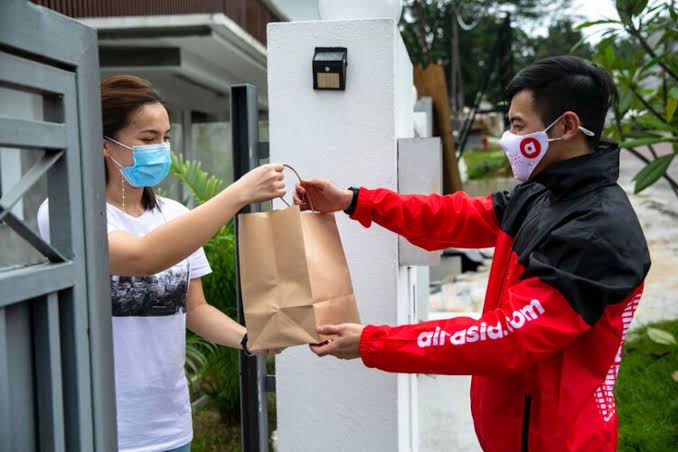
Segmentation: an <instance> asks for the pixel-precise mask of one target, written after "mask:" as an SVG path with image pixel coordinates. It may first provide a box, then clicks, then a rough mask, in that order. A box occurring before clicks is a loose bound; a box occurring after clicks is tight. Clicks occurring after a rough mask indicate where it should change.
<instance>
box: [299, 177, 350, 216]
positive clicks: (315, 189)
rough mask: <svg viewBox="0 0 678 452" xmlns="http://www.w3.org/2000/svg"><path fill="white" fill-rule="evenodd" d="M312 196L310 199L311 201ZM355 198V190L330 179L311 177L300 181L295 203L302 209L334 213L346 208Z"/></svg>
mask: <svg viewBox="0 0 678 452" xmlns="http://www.w3.org/2000/svg"><path fill="white" fill-rule="evenodd" d="M309 198H310V201H309ZM352 200H353V192H352V191H351V190H344V189H342V188H339V187H337V186H336V185H334V184H333V183H332V182H330V181H329V180H324V179H310V180H305V181H302V182H298V183H297V186H296V190H295V193H294V203H295V204H296V205H298V206H300V207H301V210H310V209H311V208H313V209H314V210H315V211H316V212H321V213H332V212H339V211H342V210H346V209H348V208H349V206H350V205H351V201H352Z"/></svg>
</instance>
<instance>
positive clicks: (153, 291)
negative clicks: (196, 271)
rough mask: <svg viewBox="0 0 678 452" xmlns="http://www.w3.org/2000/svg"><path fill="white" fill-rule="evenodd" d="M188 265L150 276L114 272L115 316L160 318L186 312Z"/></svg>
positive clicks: (112, 292) (112, 276)
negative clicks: (124, 274)
mask: <svg viewBox="0 0 678 452" xmlns="http://www.w3.org/2000/svg"><path fill="white" fill-rule="evenodd" d="M188 280H189V271H188V265H181V266H175V267H172V268H170V269H168V270H165V271H164V272H161V273H158V274H156V275H151V276H117V275H111V301H112V304H113V316H114V317H131V316H136V317H158V316H167V315H174V314H176V313H177V312H179V310H181V312H184V313H185V312H186V294H187V292H188Z"/></svg>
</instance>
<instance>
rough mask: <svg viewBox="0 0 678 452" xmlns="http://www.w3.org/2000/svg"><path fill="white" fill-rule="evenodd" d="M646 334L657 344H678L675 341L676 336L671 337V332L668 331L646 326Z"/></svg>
mask: <svg viewBox="0 0 678 452" xmlns="http://www.w3.org/2000/svg"><path fill="white" fill-rule="evenodd" d="M647 336H648V337H649V338H650V339H651V340H652V342H656V343H657V344H663V345H678V342H676V338H675V337H673V334H671V333H669V332H668V331H664V330H660V329H659V328H648V329H647Z"/></svg>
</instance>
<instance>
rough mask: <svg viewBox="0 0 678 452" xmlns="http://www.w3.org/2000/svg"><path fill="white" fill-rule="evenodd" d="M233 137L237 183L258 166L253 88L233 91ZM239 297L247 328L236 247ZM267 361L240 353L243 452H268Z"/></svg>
mask: <svg viewBox="0 0 678 452" xmlns="http://www.w3.org/2000/svg"><path fill="white" fill-rule="evenodd" d="M231 135H232V143H233V179H234V180H237V179H239V178H240V177H241V176H242V175H244V174H245V173H247V172H248V171H249V170H251V169H253V168H255V167H257V166H259V158H260V155H259V116H258V111H257V89H256V87H255V86H253V85H237V86H233V87H232V88H231ZM260 210H261V206H259V205H251V206H247V207H245V208H243V209H242V210H241V211H240V213H247V212H257V211H260ZM235 240H236V245H237V243H238V222H237V219H236V223H235ZM235 286H236V297H237V300H238V321H239V322H240V323H241V324H242V325H245V316H244V314H243V306H242V295H241V292H240V271H239V266H238V247H237V246H236V285H235ZM265 383H266V360H265V359H264V358H257V357H253V356H252V357H248V356H247V355H245V353H244V352H241V353H240V419H241V420H240V427H241V428H240V431H241V440H240V446H241V450H242V451H243V452H267V451H268V409H267V404H266V387H265Z"/></svg>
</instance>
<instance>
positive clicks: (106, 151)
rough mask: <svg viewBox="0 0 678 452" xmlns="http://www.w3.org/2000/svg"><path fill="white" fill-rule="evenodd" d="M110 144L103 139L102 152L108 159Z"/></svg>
mask: <svg viewBox="0 0 678 452" xmlns="http://www.w3.org/2000/svg"><path fill="white" fill-rule="evenodd" d="M110 146H111V144H110V143H109V142H108V140H107V139H106V138H104V139H103V152H104V157H110V156H111V148H110Z"/></svg>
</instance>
